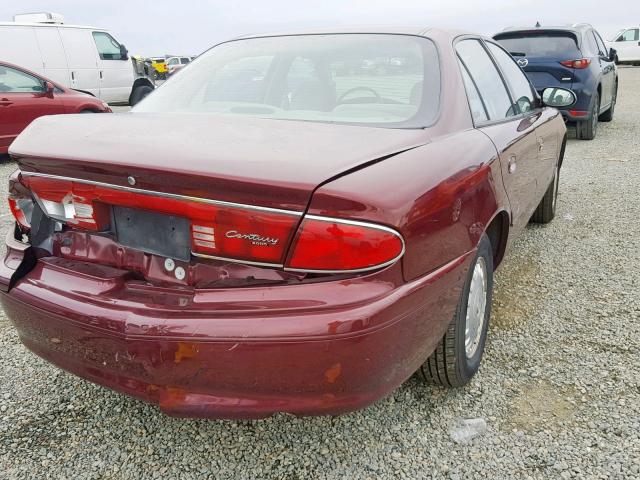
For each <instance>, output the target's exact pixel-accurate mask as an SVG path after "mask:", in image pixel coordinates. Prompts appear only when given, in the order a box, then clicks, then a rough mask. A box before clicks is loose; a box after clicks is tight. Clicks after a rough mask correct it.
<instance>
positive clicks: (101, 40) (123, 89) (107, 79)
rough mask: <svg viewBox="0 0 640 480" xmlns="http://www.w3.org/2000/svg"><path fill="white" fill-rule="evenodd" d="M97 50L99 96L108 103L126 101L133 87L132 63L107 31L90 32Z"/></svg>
mask: <svg viewBox="0 0 640 480" xmlns="http://www.w3.org/2000/svg"><path fill="white" fill-rule="evenodd" d="M92 37H93V41H94V43H95V47H96V50H97V52H98V60H97V61H98V70H99V76H100V98H101V99H102V100H103V101H105V102H107V103H109V102H112V103H115V102H127V101H128V100H129V95H130V94H131V88H132V87H133V65H132V64H131V62H130V61H129V59H128V58H126V57H128V56H123V55H122V52H121V51H120V44H119V43H118V42H117V41H116V40H115V39H114V38H113V37H112V36H111V35H110V34H109V33H107V32H92Z"/></svg>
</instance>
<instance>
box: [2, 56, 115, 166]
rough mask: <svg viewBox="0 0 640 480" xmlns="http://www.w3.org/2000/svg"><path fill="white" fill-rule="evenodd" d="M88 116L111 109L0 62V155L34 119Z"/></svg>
mask: <svg viewBox="0 0 640 480" xmlns="http://www.w3.org/2000/svg"><path fill="white" fill-rule="evenodd" d="M89 112H111V109H110V108H109V106H108V105H107V104H106V103H104V102H103V101H101V100H100V99H98V98H95V97H93V96H91V95H89V94H87V93H82V92H78V91H76V90H71V89H68V88H65V87H63V86H62V85H58V84H57V83H55V82H52V81H51V80H49V79H47V78H44V77H42V76H41V75H38V74H37V73H34V72H32V71H30V70H26V69H24V68H21V67H17V66H16V65H12V64H10V63H5V62H0V154H4V153H7V149H8V148H9V145H10V144H11V142H12V141H13V140H14V138H16V137H17V136H18V134H19V133H20V132H21V131H22V130H24V129H25V128H26V127H27V125H29V124H30V123H31V122H32V121H33V120H34V119H36V118H38V117H41V116H43V115H56V114H59V113H89Z"/></svg>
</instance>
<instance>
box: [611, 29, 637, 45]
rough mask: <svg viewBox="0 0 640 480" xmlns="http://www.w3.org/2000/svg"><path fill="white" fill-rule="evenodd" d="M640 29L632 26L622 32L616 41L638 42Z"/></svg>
mask: <svg viewBox="0 0 640 480" xmlns="http://www.w3.org/2000/svg"><path fill="white" fill-rule="evenodd" d="M638 33H639V32H638V29H637V28H631V29H629V30H627V31H625V32H623V33H622V35H620V36H619V37H618V38H617V39H616V42H637V41H638Z"/></svg>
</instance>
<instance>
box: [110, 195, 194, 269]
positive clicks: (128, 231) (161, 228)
mask: <svg viewBox="0 0 640 480" xmlns="http://www.w3.org/2000/svg"><path fill="white" fill-rule="evenodd" d="M113 218H114V223H115V231H116V238H117V240H118V242H119V243H120V244H121V245H123V246H126V247H131V248H135V249H138V250H142V251H144V252H147V253H153V254H156V255H161V256H163V257H169V258H174V259H177V260H182V261H185V262H188V261H189V260H190V259H191V235H190V222H189V220H188V219H186V218H183V217H177V216H173V215H165V214H162V213H156V212H150V211H148V210H140V209H137V208H128V207H118V206H114V207H113Z"/></svg>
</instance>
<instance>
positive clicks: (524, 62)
mask: <svg viewBox="0 0 640 480" xmlns="http://www.w3.org/2000/svg"><path fill="white" fill-rule="evenodd" d="M518 65H520V66H521V67H522V68H524V67H526V66H527V65H529V60H527V59H526V58H519V59H518Z"/></svg>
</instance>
